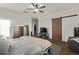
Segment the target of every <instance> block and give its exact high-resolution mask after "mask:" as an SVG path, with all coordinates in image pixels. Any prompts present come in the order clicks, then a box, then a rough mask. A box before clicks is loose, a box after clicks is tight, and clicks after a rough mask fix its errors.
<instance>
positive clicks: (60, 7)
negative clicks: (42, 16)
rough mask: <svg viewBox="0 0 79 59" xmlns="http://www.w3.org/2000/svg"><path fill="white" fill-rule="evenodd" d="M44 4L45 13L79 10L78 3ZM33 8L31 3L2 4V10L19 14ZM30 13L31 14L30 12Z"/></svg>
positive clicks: (0, 4) (0, 5)
mask: <svg viewBox="0 0 79 59" xmlns="http://www.w3.org/2000/svg"><path fill="white" fill-rule="evenodd" d="M42 4H44V5H46V8H45V9H44V12H45V13H46V12H48V13H51V12H52V13H55V12H61V11H64V10H68V9H73V8H79V4H78V3H70V4H67V3H42ZM31 7H32V6H31V4H30V3H0V8H2V9H4V10H9V11H13V12H17V13H23V11H24V10H25V9H26V8H31ZM28 12H30V11H28ZM28 12H27V13H28ZM27 13H26V14H27Z"/></svg>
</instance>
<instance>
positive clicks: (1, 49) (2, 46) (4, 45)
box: [0, 40, 10, 53]
mask: <svg viewBox="0 0 79 59" xmlns="http://www.w3.org/2000/svg"><path fill="white" fill-rule="evenodd" d="M9 46H10V44H9V41H8V40H0V53H7V52H8V50H9Z"/></svg>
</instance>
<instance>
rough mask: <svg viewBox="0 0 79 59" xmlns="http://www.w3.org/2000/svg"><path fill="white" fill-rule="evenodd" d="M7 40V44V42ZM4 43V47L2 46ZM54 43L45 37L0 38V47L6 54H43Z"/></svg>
mask: <svg viewBox="0 0 79 59" xmlns="http://www.w3.org/2000/svg"><path fill="white" fill-rule="evenodd" d="M5 42H6V44H5ZM1 45H2V47H1ZM51 45H52V44H51V43H50V42H49V41H48V40H45V39H41V38H35V37H31V36H22V37H20V38H16V39H7V40H2V41H1V40H0V47H1V48H2V49H0V50H2V52H0V54H5V55H7V54H8V55H42V54H44V53H45V50H46V49H47V48H48V47H50V46H51ZM5 46H6V47H5Z"/></svg>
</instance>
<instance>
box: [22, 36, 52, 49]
mask: <svg viewBox="0 0 79 59" xmlns="http://www.w3.org/2000/svg"><path fill="white" fill-rule="evenodd" d="M20 38H21V39H23V40H25V41H26V42H32V43H35V44H37V45H39V46H41V47H42V48H43V50H45V49H46V48H48V47H49V46H51V45H52V43H51V42H49V41H48V40H45V39H42V38H36V37H31V36H22V37H20Z"/></svg>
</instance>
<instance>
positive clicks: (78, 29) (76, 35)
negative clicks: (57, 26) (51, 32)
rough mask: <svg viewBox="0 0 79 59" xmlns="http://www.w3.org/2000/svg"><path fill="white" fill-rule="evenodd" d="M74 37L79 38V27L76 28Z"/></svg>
mask: <svg viewBox="0 0 79 59" xmlns="http://www.w3.org/2000/svg"><path fill="white" fill-rule="evenodd" d="M74 36H75V37H79V27H75V28H74Z"/></svg>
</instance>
